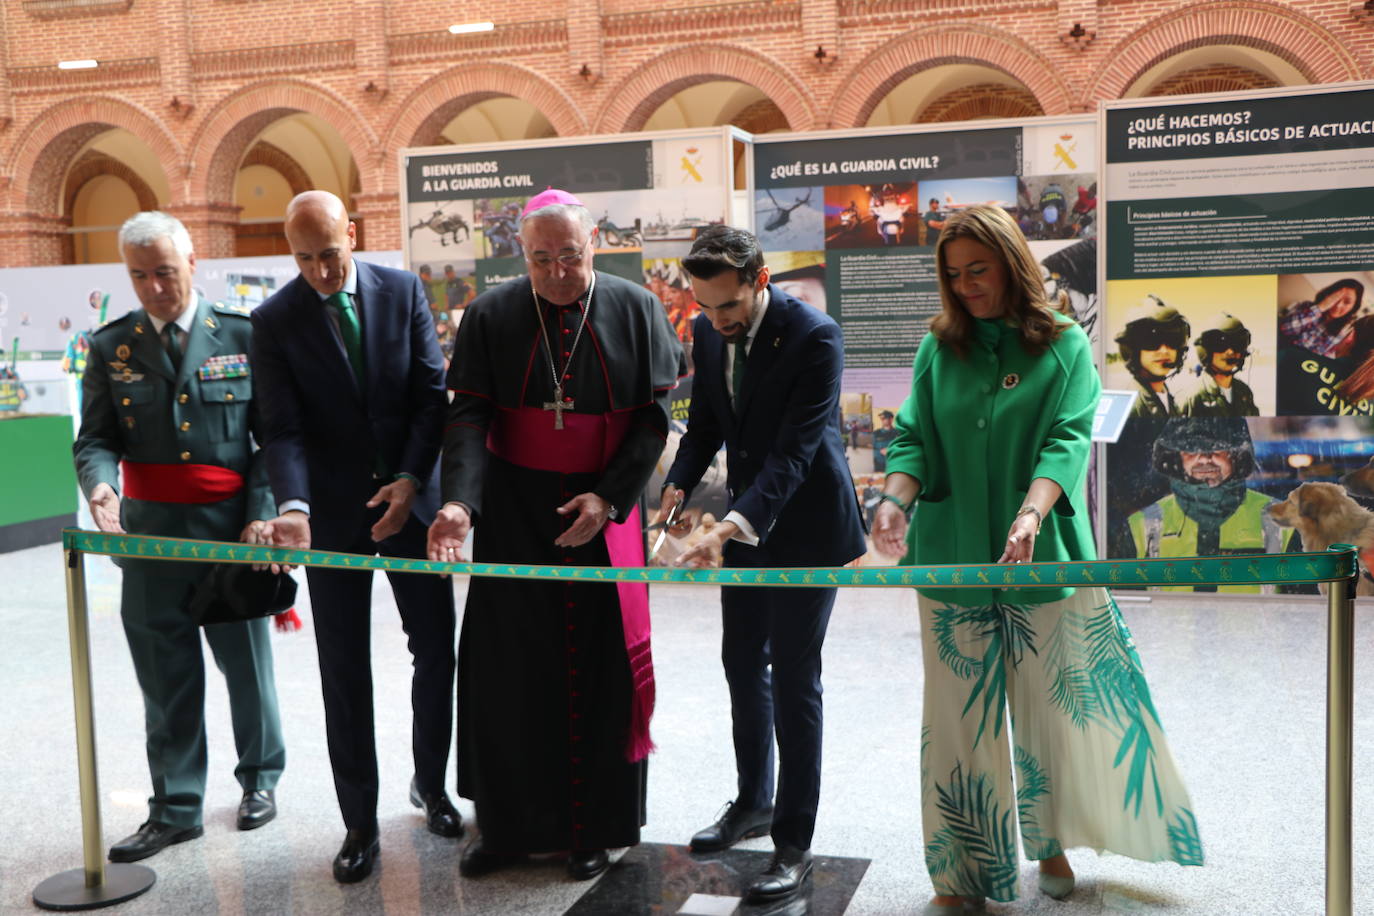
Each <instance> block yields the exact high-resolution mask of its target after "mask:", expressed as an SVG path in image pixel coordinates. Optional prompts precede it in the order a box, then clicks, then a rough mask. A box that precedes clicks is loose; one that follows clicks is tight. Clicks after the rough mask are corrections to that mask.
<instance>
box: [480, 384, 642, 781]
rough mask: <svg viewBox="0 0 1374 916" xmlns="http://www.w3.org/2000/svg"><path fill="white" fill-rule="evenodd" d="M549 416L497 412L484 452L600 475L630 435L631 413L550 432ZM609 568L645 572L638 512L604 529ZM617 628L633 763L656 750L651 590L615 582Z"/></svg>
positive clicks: (583, 417) (570, 417)
mask: <svg viewBox="0 0 1374 916" xmlns="http://www.w3.org/2000/svg"><path fill="white" fill-rule="evenodd" d="M553 423H554V420H553V415H552V414H551V413H550V412H549V411H546V410H540V409H539V408H537V407H521V408H518V409H513V408H508V407H501V408H498V409H497V411H496V415H495V416H493V417H492V423H491V427H490V429H489V430H488V432H487V448H488V449H489V450H490V451H491V453H492V454H494V455H496V456H497V457H498V458H501V459H503V460H505V461H509V462H510V463H511V464H515V465H519V466H520V467H523V468H529V469H531V470H535V471H555V472H558V473H563V474H594V473H598V472H600V471H604V470H605V469H606V466H607V465H608V464H609V463H610V460H611V458H612V457H613V456H614V455H615V453H616V450H617V449H619V448H620V444H621V442H623V441H624V440H625V434H626V433H627V432H628V431H629V429H630V415H629V413H608V414H586V413H565V414H564V415H563V425H564V428H563V429H554V426H553ZM602 534H603V535H604V536H605V538H606V551H607V553H608V554H609V555H610V559H611V565H612V566H643V565H644V535H643V529H642V527H641V525H640V515H639V506H635V507H634V508H633V509H632V510H631V511H630V512H629V514H628V515H627V516H626V517H625V518H624V519H623V520H621V521H619V522H609V523H607V525H606V526H605V527H604V528H603V529H602ZM615 587H616V592H617V593H618V596H619V598H620V623H621V629H622V630H623V631H624V634H625V654H626V655H627V656H628V657H629V661H630V679H631V682H632V683H633V685H634V701H633V703H632V704H631V715H630V737H629V742H628V746H627V747H626V749H625V756H626V759H628V760H629V761H630V762H631V763H634V762H635V761H638V760H643V759H644V758H645V757H647V756H648V755H649V752H650V751H651V750H653V749H654V743H653V741H652V739H651V738H650V737H649V720H650V719H651V718H652V717H653V714H654V661H653V655H652V654H651V652H650V643H649V587H648V586H647V585H645V584H644V583H642V582H640V583H634V582H617V583H616V586H615Z"/></svg>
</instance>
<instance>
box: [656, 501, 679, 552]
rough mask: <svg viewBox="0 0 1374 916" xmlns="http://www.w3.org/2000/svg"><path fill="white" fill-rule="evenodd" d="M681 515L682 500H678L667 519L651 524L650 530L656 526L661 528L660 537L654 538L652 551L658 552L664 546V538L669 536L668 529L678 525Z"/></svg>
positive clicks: (669, 511)
mask: <svg viewBox="0 0 1374 916" xmlns="http://www.w3.org/2000/svg"><path fill="white" fill-rule="evenodd" d="M681 517H682V500H678V501H677V502H676V503H674V504H673V508H671V509H669V510H668V517H667V518H666V519H665V520H663V521H661V522H655V523H654V524H652V525H650V526H649V529H648V530H650V531H653V530H654V529H655V528H658V529H660V530H659V532H658V537H657V538H655V539H654V549H653V551H651V552H652V553H654V554H657V553H658V548H660V547H662V546H663V539H664V538H666V537H667V536H668V529H669V528H672V527H673V526H674V525H676V524H677V523H678V520H679V519H680V518H681Z"/></svg>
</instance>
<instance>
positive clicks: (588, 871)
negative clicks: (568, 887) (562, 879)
mask: <svg viewBox="0 0 1374 916" xmlns="http://www.w3.org/2000/svg"><path fill="white" fill-rule="evenodd" d="M610 865H611V857H610V856H608V855H607V854H606V850H604V849H574V850H573V851H572V852H570V853H568V877H570V878H572V879H573V880H574V881H590V880H592V879H593V878H595V877H596V876H597V875H599V874H601V873H602V872H603V871H605V870H606V869H607V868H609V867H610Z"/></svg>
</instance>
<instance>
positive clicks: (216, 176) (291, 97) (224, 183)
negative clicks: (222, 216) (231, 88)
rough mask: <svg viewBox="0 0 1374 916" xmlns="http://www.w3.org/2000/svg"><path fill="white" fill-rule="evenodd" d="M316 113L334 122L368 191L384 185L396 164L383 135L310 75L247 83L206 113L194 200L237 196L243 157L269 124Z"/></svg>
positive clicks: (196, 147)
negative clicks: (381, 140) (382, 141)
mask: <svg viewBox="0 0 1374 916" xmlns="http://www.w3.org/2000/svg"><path fill="white" fill-rule="evenodd" d="M299 113H304V114H312V115H315V116H316V117H318V118H319V119H320V120H322V121H324V122H325V123H326V124H328V125H330V126H331V127H333V128H334V129H335V130H337V131H338V132H339V135H340V136H341V137H342V138H343V141H344V145H345V146H347V147H348V149H349V151H350V152H351V153H352V154H353V161H354V163H355V164H356V165H357V167H358V173H359V180H360V182H361V184H362V187H363V189H364V190H366V191H373V190H376V189H377V188H380V187H381V186H382V184H383V176H384V174H385V173H386V172H388V171H394V169H389V168H387V166H388V165H390V164H391V163H390V162H389V160H386V158H385V157H384V156H383V155H382V149H381V147H380V146H379V144H378V142H377V135H376V134H375V133H374V132H373V130H372V128H371V127H369V126H368V124H367V120H366V119H365V118H364V117H363V115H362V113H361V112H360V111H359V110H358V109H357V107H356V106H354V105H352V104H351V103H349V102H348V101H346V100H345V99H344V98H343V97H342V96H340V95H338V94H337V93H335V92H333V91H332V90H330V89H327V88H325V87H323V86H319V85H316V84H314V83H308V82H305V81H304V80H271V81H269V82H262V83H256V84H254V85H251V86H245V87H244V88H243V89H240V90H239V91H237V92H235V93H233V94H231V95H229V96H227V97H226V98H224V99H222V100H221V101H220V102H219V103H218V104H216V105H215V107H214V108H213V109H212V110H211V111H210V112H209V113H208V114H207V115H206V117H205V120H204V121H203V122H201V125H200V127H199V129H197V131H196V135H195V138H194V139H193V140H192V141H191V163H192V169H191V173H190V175H189V178H188V182H187V183H188V185H189V187H188V189H187V194H186V197H187V198H188V199H190V200H203V201H229V200H233V199H234V179H235V176H236V175H237V174H238V171H239V167H240V166H241V165H242V163H243V157H244V156H245V155H246V154H247V153H248V150H249V148H250V146H251V145H252V144H253V142H254V141H255V140H256V139H257V137H258V135H259V134H261V133H262V132H263V131H264V130H265V129H267V126H268V125H270V124H271V123H272V122H273V121H277V120H280V119H281V118H283V117H286V116H287V115H292V114H299Z"/></svg>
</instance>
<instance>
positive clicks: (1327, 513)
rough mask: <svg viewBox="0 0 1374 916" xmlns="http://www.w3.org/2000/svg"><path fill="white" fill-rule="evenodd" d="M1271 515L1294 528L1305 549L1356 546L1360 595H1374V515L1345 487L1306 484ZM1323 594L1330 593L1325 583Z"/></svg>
mask: <svg viewBox="0 0 1374 916" xmlns="http://www.w3.org/2000/svg"><path fill="white" fill-rule="evenodd" d="M1268 512H1269V515H1270V516H1271V517H1272V518H1273V519H1274V521H1276V522H1278V523H1279V524H1280V525H1282V526H1283V527H1285V528H1293V529H1295V530H1296V531H1297V532H1298V536H1299V537H1301V538H1302V549H1303V550H1305V551H1308V552H1309V553H1311V552H1316V551H1319V550H1325V549H1326V548H1328V547H1330V546H1331V545H1332V544H1352V545H1354V546H1355V548H1356V549H1357V550H1359V552H1360V566H1361V574H1360V578H1359V585H1358V586H1357V587H1356V589H1355V594H1357V595H1374V579H1371V578H1370V565H1371V560H1374V512H1371V511H1369V510H1368V509H1366V508H1364V507H1363V506H1361V505H1360V504H1359V503H1357V502H1355V500H1353V499H1352V498H1351V497H1350V494H1349V493H1347V492H1346V491H1345V487H1343V486H1341V485H1340V484H1335V483H1318V482H1313V483H1304V484H1300V485H1299V486H1298V487H1296V488H1295V489H1294V490H1293V492H1291V493H1289V494H1288V498H1287V499H1285V500H1284V501H1283V502H1276V503H1273V504H1271V505H1270V506H1269V508H1268ZM1322 591H1323V592H1325V591H1326V586H1325V584H1323V585H1322Z"/></svg>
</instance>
